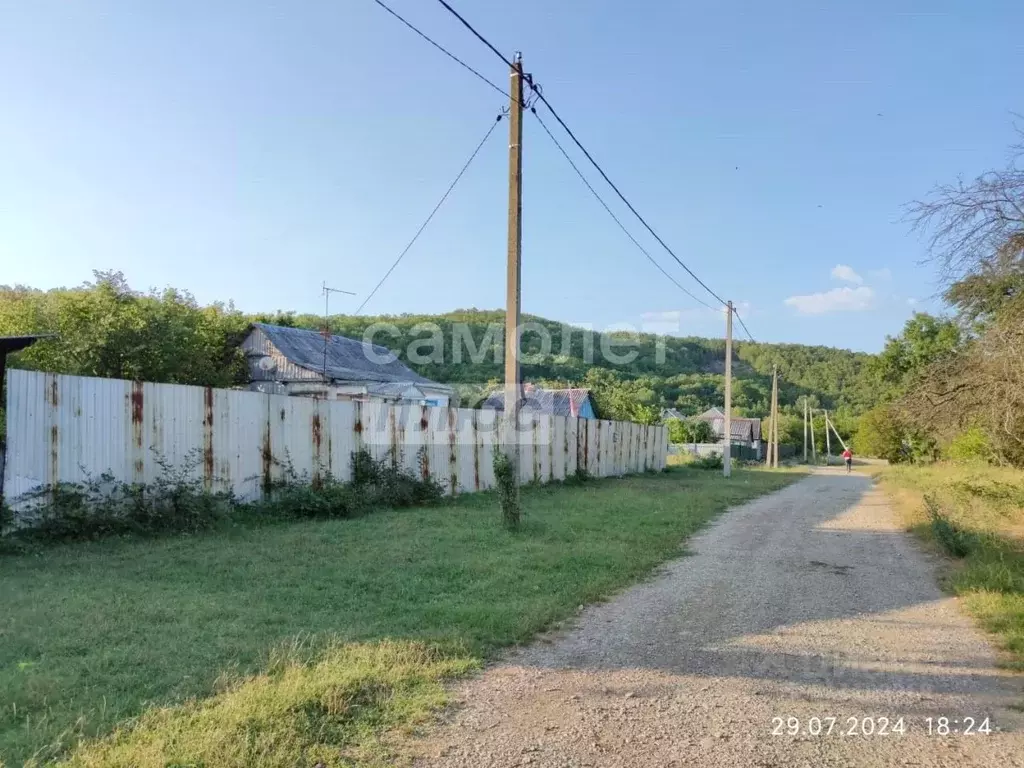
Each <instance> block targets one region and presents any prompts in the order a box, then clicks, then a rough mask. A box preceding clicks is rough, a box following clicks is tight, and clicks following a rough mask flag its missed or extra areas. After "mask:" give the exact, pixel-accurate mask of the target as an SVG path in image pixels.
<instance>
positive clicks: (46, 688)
mask: <svg viewBox="0 0 1024 768" xmlns="http://www.w3.org/2000/svg"><path fill="white" fill-rule="evenodd" d="M797 477H798V476H797V475H794V474H791V473H769V472H759V471H750V470H742V469H738V470H737V471H735V472H734V474H733V477H732V478H731V479H730V480H723V478H722V477H721V475H720V474H719V473H714V472H703V471H699V470H686V469H675V470H673V471H671V472H668V473H664V474H658V475H642V476H637V477H631V478H626V479H617V480H616V479H613V480H601V481H594V482H589V483H586V484H583V485H580V486H562V487H559V486H547V487H529V488H524V489H523V494H522V506H523V525H522V527H521V529H520V530H519V531H516V532H510V531H508V530H506V529H505V528H504V527H503V526H502V525H501V521H500V515H499V512H498V509H497V502H496V499H495V497H494V496H493V495H491V494H475V495H467V496H463V497H460V498H458V499H455V500H454V501H452V502H451V503H450V504H446V505H444V506H441V507H434V508H424V509H420V508H416V509H407V510H395V511H384V512H380V513H378V514H374V515H370V516H367V517H363V518H358V519H354V520H336V521H328V522H301V523H288V524H280V525H267V526H262V527H251V528H237V529H234V530H228V531H217V532H213V533H209V534H205V535H200V536H180V537H175V538H169V539H163V540H145V541H142V540H134V541H133V540H116V541H102V542H95V543H78V544H69V545H64V546H59V547H55V548H51V549H47V550H44V551H42V552H41V553H39V554H35V555H23V556H10V557H4V558H0V602H2V605H3V612H2V614H0V691H3V692H4V694H3V698H2V700H0V707H2V709H0V755H2V756H3V757H4V758H6V760H7V761H8V764H9V765H14V764H21V763H23V762H25V761H26V760H28V759H29V758H30V757H32V756H35V760H37V761H38V762H40V763H41V762H46V761H49V760H52V759H55V758H67V759H69V760H70V762H71V764H73V765H82V766H92V765H123V766H129V765H130V766H140V767H142V766H170V765H206V766H212V765H216V766H218V767H219V768H220V767H224V766H250V765H258V766H295V765H312V764H313V763H314V762H316V760H317V759H324V760H325V763H326V765H328V766H337V765H360V766H363V765H366V766H369V765H376V764H379V763H380V761H381V760H383V759H384V757H383V755H385V754H386V747H385V746H384V743H385V742H384V741H383V739H385V737H386V734H387V733H388V732H389V731H391V730H394V729H401V728H402V727H410V726H412V725H415V724H416V723H417V722H421V721H422V720H423V718H424V717H427V716H429V713H430V712H432V711H434V710H435V709H436V708H437V707H439V706H441V705H443V703H444V701H445V698H444V688H443V685H442V683H443V681H444V680H446V679H447V678H449V677H451V676H452V675H456V674H461V673H463V672H465V671H467V670H469V669H472V668H475V667H476V666H478V665H479V664H480V663H481V662H482V660H484V659H486V658H487V657H488V656H491V655H493V654H494V653H495V652H496V651H497V650H498V649H500V648H501V647H503V646H508V645H510V644H515V643H521V642H525V641H527V640H529V639H530V638H531V637H532V636H533V635H535V634H536V633H537V632H539V631H541V630H543V629H545V628H548V627H550V626H552V625H553V624H555V623H557V622H559V621H561V620H564V619H566V618H568V617H570V616H571V615H572V614H574V613H575V611H576V608H577V606H579V605H581V604H585V603H588V602H593V601H596V600H600V599H602V598H604V597H607V596H609V595H610V594H612V593H614V592H615V591H617V590H619V589H621V588H623V587H625V586H626V585H628V584H630V583H631V582H634V581H636V580H638V579H641V578H643V577H645V576H647V575H648V574H650V573H651V571H652V569H653V568H654V567H655V566H656V565H658V564H659V563H661V562H663V561H665V560H667V559H669V558H672V557H673V556H676V555H678V554H679V552H680V549H679V544H680V542H681V540H682V539H684V538H685V537H686V536H688V535H689V534H691V533H692V532H693V531H695V530H696V529H698V528H699V527H700V526H702V525H703V524H704V523H706V522H707V521H708V520H709V519H711V518H712V517H714V516H715V515H717V514H718V513H720V512H721V511H723V510H724V509H725V508H727V507H728V506H730V505H733V504H737V503H740V502H743V501H746V500H747V499H750V498H752V497H755V496H758V495H760V494H763V493H767V492H770V491H773V490H776V489H778V488H781V487H782V486H784V485H786V484H788V483H790V482H792V481H793V480H795V479H797ZM296 638H301V641H299V642H298V643H297V641H296ZM282 649H284V650H282ZM133 718H134V719H133ZM114 729H117V730H116V731H114ZM112 732H113V735H111V733H112ZM97 737H98V738H97ZM339 755H340V756H339ZM328 756H333V757H328Z"/></svg>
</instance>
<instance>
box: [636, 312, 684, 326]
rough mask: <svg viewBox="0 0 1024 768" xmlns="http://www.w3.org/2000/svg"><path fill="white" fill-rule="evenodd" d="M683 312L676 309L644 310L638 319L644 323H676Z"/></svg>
mask: <svg viewBox="0 0 1024 768" xmlns="http://www.w3.org/2000/svg"><path fill="white" fill-rule="evenodd" d="M682 316H683V313H682V312H680V311H679V310H678V309H667V310H663V311H661V312H644V313H643V314H642V315H640V319H641V320H643V321H644V322H645V323H678V322H679V321H680V320H681V319H682Z"/></svg>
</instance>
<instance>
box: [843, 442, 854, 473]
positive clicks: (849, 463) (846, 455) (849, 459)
mask: <svg viewBox="0 0 1024 768" xmlns="http://www.w3.org/2000/svg"><path fill="white" fill-rule="evenodd" d="M843 461H845V462H846V473H847V474H849V473H850V469H851V468H852V467H853V454H852V453H851V452H850V449H849V448H847V449H846V450H845V451H843Z"/></svg>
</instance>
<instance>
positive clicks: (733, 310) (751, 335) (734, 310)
mask: <svg viewBox="0 0 1024 768" xmlns="http://www.w3.org/2000/svg"><path fill="white" fill-rule="evenodd" d="M732 313H733V314H734V315H736V319H737V320H739V321H740V325H741V326H743V331H744V333H746V334H747V337H748V338H749V339H750V340H751V341H753V342H754V343H755V344H756V343H757V341H756V340H755V339H754V336H753V334H751V333H750V331H749V330H748V328H747V324H746V323H744V322H743V318H742V317H740V313H739V310H737V309H736V308H735V307H733V309H732Z"/></svg>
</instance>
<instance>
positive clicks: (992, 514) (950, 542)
mask: <svg viewBox="0 0 1024 768" xmlns="http://www.w3.org/2000/svg"><path fill="white" fill-rule="evenodd" d="M879 477H880V479H881V481H882V483H883V486H884V487H886V488H887V489H888V490H889V491H890V492H891V493H892V494H893V495H894V497H895V498H896V500H897V501H898V502H899V504H900V508H901V510H902V511H903V514H904V515H905V521H906V524H907V527H908V528H909V529H910V530H912V531H914V532H915V533H917V534H918V535H919V536H920V537H921V538H922V539H924V540H926V541H929V542H932V543H933V544H934V545H935V546H936V548H937V549H940V550H942V551H944V552H946V553H947V554H949V555H952V556H953V557H954V558H955V560H953V561H951V564H950V567H949V569H948V573H947V577H946V586H947V587H948V588H949V589H950V591H952V592H953V593H954V594H956V595H958V596H960V597H961V598H962V600H963V605H964V607H965V608H966V610H967V611H968V612H969V613H970V614H971V615H972V616H974V617H975V618H976V619H977V620H978V622H979V623H980V624H981V625H982V626H983V627H984V628H985V629H987V630H988V631H989V632H992V633H994V634H995V636H996V637H997V639H998V642H999V644H1000V646H1001V647H1002V649H1003V650H1004V651H1005V652H1006V655H1005V664H1006V666H1008V667H1010V668H1013V669H1017V670H1021V671H1024V472H1022V471H1020V470H1013V469H1003V468H995V467H987V466H983V465H955V464H939V465H932V466H925V467H906V466H896V467H889V468H886V469H884V470H882V471H881V472H880V474H879ZM926 497H927V502H926ZM929 506H930V507H931V508H932V512H933V514H932V515H929V514H928V507H929Z"/></svg>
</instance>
